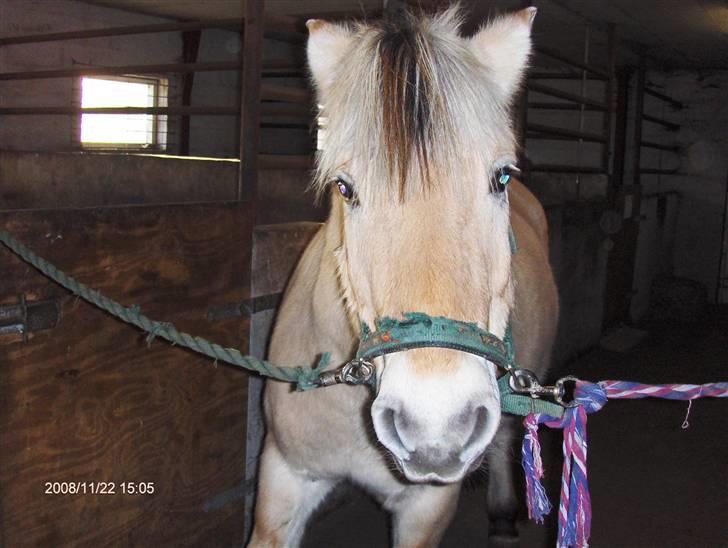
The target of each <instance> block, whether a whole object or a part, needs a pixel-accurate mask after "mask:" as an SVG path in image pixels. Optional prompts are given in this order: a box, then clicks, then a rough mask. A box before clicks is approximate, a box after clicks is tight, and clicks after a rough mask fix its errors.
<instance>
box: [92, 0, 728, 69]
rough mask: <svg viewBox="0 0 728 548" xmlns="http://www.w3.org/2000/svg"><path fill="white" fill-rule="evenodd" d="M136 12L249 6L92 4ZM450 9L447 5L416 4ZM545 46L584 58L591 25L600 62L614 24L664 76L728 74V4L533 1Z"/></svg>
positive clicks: (290, 1) (329, 8)
mask: <svg viewBox="0 0 728 548" xmlns="http://www.w3.org/2000/svg"><path fill="white" fill-rule="evenodd" d="M86 1H87V2H89V3H93V4H99V5H106V6H113V7H117V8H122V9H126V10H130V11H135V12H140V13H146V14H153V15H159V16H164V17H172V18H179V19H211V18H227V17H240V15H241V11H242V10H241V6H242V2H243V0H204V1H200V0H86ZM385 1H386V0H266V3H265V5H266V10H267V11H269V12H272V13H279V14H289V15H297V16H325V15H326V14H333V15H342V14H346V15H352V16H362V15H364V14H366V13H371V12H373V11H377V10H381V9H382V5H383V3H384V2H385ZM410 3H413V4H415V5H417V4H425V5H427V4H430V5H432V4H435V5H446V4H448V3H449V2H448V1H447V0H416V1H415V0H413V1H412V2H410ZM461 3H462V4H464V5H466V6H467V7H468V9H469V10H470V11H471V12H472V14H473V21H480V20H483V19H484V18H486V17H488V16H489V15H492V14H493V13H497V12H500V11H505V10H510V9H515V8H516V7H518V6H519V5H522V4H523V2H522V1H521V0H493V1H487V0H464V1H461ZM533 4H534V5H536V6H537V7H539V11H540V15H539V18H538V19H537V25H536V29H535V31H536V33H537V39H538V40H539V41H540V43H541V44H548V45H550V46H552V47H558V48H560V49H563V50H566V51H567V52H570V53H571V54H572V55H578V56H579V57H581V55H583V53H582V49H581V46H582V44H583V37H584V32H585V30H584V22H583V19H582V16H583V17H586V18H587V19H588V20H591V21H592V22H593V23H594V24H593V25H592V32H591V35H592V40H593V46H594V47H593V50H594V53H592V56H594V57H596V58H599V53H598V50H599V48H600V46H602V49H603V45H604V42H605V40H604V38H603V36H602V35H603V33H600V32H599V29H600V28H601V29H603V28H604V27H605V25H606V23H615V24H616V25H617V29H618V34H619V36H620V39H621V43H622V44H623V45H624V46H625V47H624V48H623V50H624V51H627V50H628V51H632V52H644V53H645V54H646V55H647V57H648V59H650V60H651V62H652V63H653V64H657V65H662V66H663V67H664V68H695V69H728V3H727V2H726V1H725V0H639V1H636V0H609V1H606V0H535V1H534V2H533Z"/></svg>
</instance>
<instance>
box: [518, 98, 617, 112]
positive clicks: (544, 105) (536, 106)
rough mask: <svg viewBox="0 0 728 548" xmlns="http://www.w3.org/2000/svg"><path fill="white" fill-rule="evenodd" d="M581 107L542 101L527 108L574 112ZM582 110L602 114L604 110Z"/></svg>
mask: <svg viewBox="0 0 728 548" xmlns="http://www.w3.org/2000/svg"><path fill="white" fill-rule="evenodd" d="M581 107H582V105H575V104H573V103H548V102H542V101H535V102H531V103H528V108H532V109H536V110H575V111H580V110H581ZM583 107H584V110H585V111H587V112H603V110H604V109H602V108H597V107H593V106H590V105H583Z"/></svg>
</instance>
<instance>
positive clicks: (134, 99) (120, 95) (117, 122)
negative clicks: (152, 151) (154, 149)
mask: <svg viewBox="0 0 728 548" xmlns="http://www.w3.org/2000/svg"><path fill="white" fill-rule="evenodd" d="M155 92H156V86H155V84H154V83H153V82H149V83H147V82H126V81H120V80H103V79H99V78H83V79H82V81H81V106H82V107H85V108H93V107H151V106H154V105H155V97H154V94H155ZM81 142H82V143H109V144H133V145H147V144H154V116H153V115H146V114H135V115H129V116H123V115H118V114H83V115H82V116H81Z"/></svg>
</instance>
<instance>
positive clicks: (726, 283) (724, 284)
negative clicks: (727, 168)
mask: <svg viewBox="0 0 728 548" xmlns="http://www.w3.org/2000/svg"><path fill="white" fill-rule="evenodd" d="M726 232H728V172H726V180H725V194H724V196H723V219H722V222H721V235H720V255H719V259H718V281H717V283H716V288H715V302H716V304H721V300H720V297H721V291H722V290H723V289H726V288H728V277H727V276H723V268H724V264H725V261H726V257H727V256H728V254H727V250H726V237H727V235H726ZM726 268H728V265H726Z"/></svg>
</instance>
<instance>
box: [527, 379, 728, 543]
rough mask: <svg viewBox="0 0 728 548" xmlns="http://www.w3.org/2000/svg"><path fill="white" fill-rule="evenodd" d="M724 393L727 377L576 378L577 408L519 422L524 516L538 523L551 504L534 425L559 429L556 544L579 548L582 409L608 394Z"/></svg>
mask: <svg viewBox="0 0 728 548" xmlns="http://www.w3.org/2000/svg"><path fill="white" fill-rule="evenodd" d="M725 397H728V382H716V383H709V384H700V385H697V384H641V383H637V382H626V381H602V382H600V383H596V384H595V383H590V382H585V381H578V382H577V383H576V388H575V391H574V398H575V401H576V402H577V403H579V405H578V406H576V407H569V408H567V409H566V410H565V412H564V415H563V417H561V418H556V417H551V416H549V415H543V414H531V415H528V416H527V417H526V418H525V419H524V421H523V424H524V425H525V427H526V435H525V437H524V440H523V446H522V449H521V462H522V464H523V470H524V472H525V475H526V501H527V503H528V517H529V518H531V519H533V520H535V521H536V522H539V523H542V522H543V519H544V516H546V515H547V514H548V513H549V512H550V511H551V503H550V502H549V500H548V497H547V496H546V491H545V490H544V488H543V485H542V484H541V478H543V474H544V470H543V461H542V460H541V445H540V443H539V440H538V425H539V424H545V425H546V426H548V427H549V428H561V429H562V430H563V431H564V443H563V453H564V465H563V470H562V476H561V498H560V500H559V518H558V519H559V535H558V539H557V546H558V548H568V547H576V548H584V547H586V546H588V545H589V533H590V531H591V517H592V513H591V499H590V497H589V484H588V482H587V468H586V456H587V434H586V418H587V414H589V413H595V412H597V411H599V410H600V409H601V408H602V407H604V405H605V404H606V403H607V399H637V398H666V399H671V400H694V399H697V398H725Z"/></svg>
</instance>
